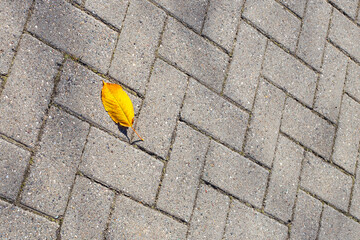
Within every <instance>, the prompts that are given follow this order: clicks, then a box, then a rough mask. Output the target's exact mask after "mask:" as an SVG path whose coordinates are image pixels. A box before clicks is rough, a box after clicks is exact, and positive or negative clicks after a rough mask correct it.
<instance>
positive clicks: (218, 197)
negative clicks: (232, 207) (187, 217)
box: [187, 184, 230, 240]
mask: <svg viewBox="0 0 360 240" xmlns="http://www.w3.org/2000/svg"><path fill="white" fill-rule="evenodd" d="M229 201H230V199H229V197H228V196H226V195H224V194H221V193H220V192H218V191H216V190H215V189H213V188H211V187H209V186H206V185H203V184H202V185H201V186H200V189H199V193H198V198H197V200H196V205H195V208H194V213H193V216H192V218H191V222H190V228H189V235H188V238H187V239H203V240H206V239H213V240H220V239H222V235H223V230H224V227H225V224H226V217H227V212H228V209H229V203H230V202H229Z"/></svg>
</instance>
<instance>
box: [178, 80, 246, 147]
mask: <svg viewBox="0 0 360 240" xmlns="http://www.w3.org/2000/svg"><path fill="white" fill-rule="evenodd" d="M181 116H182V118H184V119H185V120H186V121H189V122H190V123H192V124H194V125H196V126H197V127H199V128H200V129H202V130H205V131H207V132H208V133H210V134H211V135H213V136H214V137H215V138H218V139H219V140H220V141H223V142H226V143H227V144H229V145H231V146H233V147H235V148H236V149H238V150H241V148H242V143H243V141H244V135H245V130H246V124H247V121H248V117H249V116H248V114H247V113H246V112H245V111H243V110H241V109H240V108H238V107H236V106H235V105H233V104H231V103H229V102H228V101H226V100H225V99H223V98H221V97H220V96H218V95H217V94H215V93H213V92H211V91H210V90H209V89H207V88H206V87H204V86H202V85H201V84H200V83H198V82H197V81H195V80H194V79H190V82H189V88H188V92H187V95H186V97H185V102H184V107H183V109H182V112H181Z"/></svg>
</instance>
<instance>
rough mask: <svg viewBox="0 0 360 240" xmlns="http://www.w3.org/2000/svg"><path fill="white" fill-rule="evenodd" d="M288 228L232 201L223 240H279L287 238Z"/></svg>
mask: <svg viewBox="0 0 360 240" xmlns="http://www.w3.org/2000/svg"><path fill="white" fill-rule="evenodd" d="M287 231H288V228H287V227H286V226H285V225H282V224H280V223H278V222H276V221H275V220H273V219H271V218H269V217H267V216H265V215H262V214H261V213H259V212H257V211H255V210H253V209H252V208H249V207H247V206H246V205H244V204H242V203H240V202H238V201H234V202H232V205H231V208H230V214H229V218H228V221H227V226H226V232H225V237H224V238H225V239H227V240H238V239H244V240H247V239H248V240H253V239H257V240H262V239H264V240H271V239H274V240H275V239H276V240H281V239H286V238H287Z"/></svg>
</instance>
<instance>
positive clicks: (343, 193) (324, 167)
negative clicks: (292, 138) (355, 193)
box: [301, 153, 352, 211]
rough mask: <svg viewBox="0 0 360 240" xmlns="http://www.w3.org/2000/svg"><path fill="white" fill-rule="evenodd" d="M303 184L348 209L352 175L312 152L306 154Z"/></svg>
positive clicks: (311, 190) (327, 199)
mask: <svg viewBox="0 0 360 240" xmlns="http://www.w3.org/2000/svg"><path fill="white" fill-rule="evenodd" d="M301 186H302V187H303V188H305V189H306V190H307V191H309V192H312V193H314V194H316V195H317V196H319V197H320V198H322V199H324V200H325V201H327V202H329V203H331V204H333V205H334V206H336V207H337V208H339V209H342V210H344V211H346V210H347V206H348V204H349V200H350V191H351V186H352V179H351V177H350V176H349V175H346V174H345V173H343V172H341V171H340V170H339V169H336V168H335V167H334V166H332V165H330V164H329V163H326V162H324V161H322V160H321V159H320V158H318V157H316V156H315V155H314V154H312V153H306V155H305V160H304V167H303V171H302V175H301Z"/></svg>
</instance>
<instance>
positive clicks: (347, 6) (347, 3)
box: [330, 0, 359, 19]
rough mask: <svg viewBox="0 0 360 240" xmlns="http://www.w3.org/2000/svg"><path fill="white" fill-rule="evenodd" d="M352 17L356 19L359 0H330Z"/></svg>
mask: <svg viewBox="0 0 360 240" xmlns="http://www.w3.org/2000/svg"><path fill="white" fill-rule="evenodd" d="M330 2H333V3H334V4H335V5H336V6H338V7H339V8H340V9H341V10H343V11H344V12H345V13H346V14H348V15H349V16H350V17H351V18H353V19H355V16H356V11H357V9H358V4H359V0H330Z"/></svg>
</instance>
